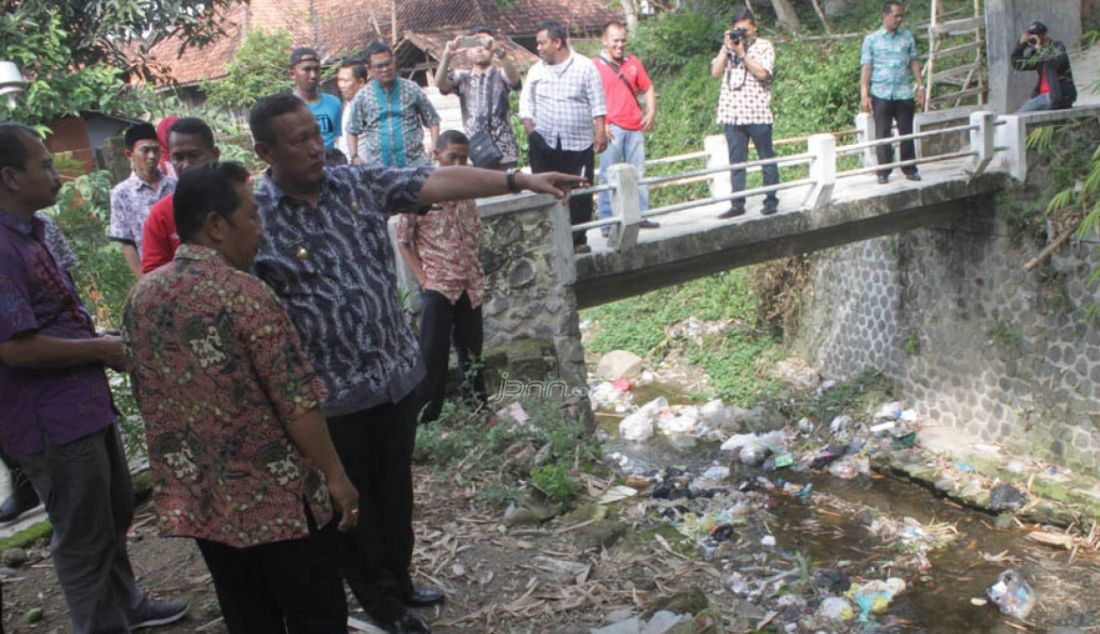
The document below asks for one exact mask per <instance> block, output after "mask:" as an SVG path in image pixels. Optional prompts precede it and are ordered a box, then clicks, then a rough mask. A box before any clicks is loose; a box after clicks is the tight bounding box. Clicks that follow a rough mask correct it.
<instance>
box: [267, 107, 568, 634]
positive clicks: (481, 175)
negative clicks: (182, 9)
mask: <svg viewBox="0 0 1100 634" xmlns="http://www.w3.org/2000/svg"><path fill="white" fill-rule="evenodd" d="M249 125H250V127H251V129H252V136H253V139H254V140H255V143H256V153H257V154H258V155H259V156H260V158H262V159H263V160H264V161H265V162H266V163H268V165H270V169H268V171H267V173H266V174H265V175H264V177H263V181H262V184H261V185H260V188H259V191H258V192H257V193H256V202H257V204H258V206H259V211H260V215H261V217H262V218H263V220H264V226H265V231H264V238H263V241H262V242H261V245H260V250H259V255H258V256H257V258H256V264H255V271H256V273H257V275H259V277H260V278H261V279H263V280H264V281H265V282H267V283H268V284H269V285H270V286H271V288H272V289H274V290H275V293H276V294H277V295H278V296H279V297H280V299H281V300H282V303H283V304H284V305H285V306H286V308H287V312H289V313H290V317H291V321H293V322H294V325H295V326H296V327H297V329H298V331H299V332H300V333H301V338H302V344H303V347H304V348H305V351H306V356H307V358H308V359H309V361H310V362H311V363H312V364H313V366H314V367H315V368H316V370H317V373H318V374H319V375H320V377H321V380H322V382H323V383H324V384H325V388H326V389H327V392H328V395H327V398H326V399H325V401H324V403H323V409H324V413H325V417H326V419H327V421H328V425H329V431H330V434H331V436H332V440H333V443H334V444H335V446H336V451H337V453H338V454H339V455H340V458H341V460H342V462H343V464H344V467H345V469H346V470H347V473H348V476H349V477H350V478H351V481H352V483H353V484H354V485H355V487H356V489H358V490H359V493H360V509H361V517H360V522H359V525H358V527H356V528H355V529H353V530H351V531H349V532H348V533H346V534H344V535H342V536H341V542H342V553H341V560H342V568H343V570H342V571H343V573H344V578H345V580H346V581H347V582H348V585H349V586H350V587H351V590H352V593H353V594H354V595H355V598H356V599H357V600H358V601H359V603H360V605H362V607H363V609H364V610H365V611H366V612H367V614H369V615H370V617H371V618H372V619H373V620H374V621H375V622H376V623H378V625H379V626H381V627H383V628H384V629H386V630H387V631H389V632H430V631H431V630H430V628H429V626H428V624H427V623H426V622H424V621H423V620H422V619H421V618H420V617H419V616H417V615H415V614H413V613H411V612H409V611H408V609H407V608H410V607H424V606H428V605H434V604H438V603H441V602H443V600H444V597H443V593H442V592H440V591H439V590H436V589H433V588H417V587H415V586H414V585H413V582H412V578H411V576H410V574H409V565H410V563H411V561H412V552H413V541H414V537H413V528H412V510H413V484H412V470H411V461H412V451H413V444H414V442H415V439H416V408H417V400H416V395H415V392H414V388H415V387H416V386H417V385H418V384H419V383H420V381H421V380H422V379H423V378H424V369H423V368H422V367H421V365H420V363H419V358H420V355H419V350H418V346H417V342H416V338H415V337H414V336H413V333H412V331H411V330H410V329H409V326H408V324H407V322H406V320H405V316H404V313H403V311H402V304H401V300H400V299H399V297H398V293H397V275H396V269H395V265H394V254H393V248H392V247H391V244H390V240H389V235H388V233H387V231H386V220H387V216H388V215H389V214H392V213H397V212H401V211H415V212H420V213H423V212H424V211H426V210H427V209H428V208H429V207H430V206H431V205H432V204H433V203H436V202H441V201H445V200H458V199H465V198H480V197H484V196H494V195H499V194H505V193H508V192H510V191H511V192H518V191H520V190H521V189H528V190H531V191H534V192H541V193H548V194H552V195H554V196H556V197H558V198H561V199H564V198H565V197H566V196H567V195H568V191H569V189H570V188H571V187H573V186H576V185H580V184H581V183H582V182H583V179H582V178H580V177H577V176H567V175H564V174H559V173H556V172H547V173H543V174H536V175H530V174H523V173H519V172H516V171H515V170H509V171H507V172H503V173H502V172H498V171H490V170H482V169H476V168H471V167H443V168H436V169H433V168H430V167H417V168H407V169H397V168H388V167H369V166H365V165H348V166H340V167H325V164H324V145H323V144H322V142H321V135H320V130H319V129H318V127H317V123H316V121H314V120H313V117H312V116H311V115H310V113H309V111H308V110H307V109H306V108H305V106H304V105H303V104H302V102H301V101H300V100H298V99H295V98H294V97H293V96H291V95H274V96H271V97H266V98H264V99H261V100H260V101H259V102H258V103H257V104H256V106H255V107H254V108H253V109H252V113H251V115H250V117H249Z"/></svg>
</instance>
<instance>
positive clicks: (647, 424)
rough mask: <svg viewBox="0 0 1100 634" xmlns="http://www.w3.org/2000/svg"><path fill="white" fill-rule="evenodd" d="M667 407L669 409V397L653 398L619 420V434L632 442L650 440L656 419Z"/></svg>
mask: <svg viewBox="0 0 1100 634" xmlns="http://www.w3.org/2000/svg"><path fill="white" fill-rule="evenodd" d="M666 409H668V399H666V398H665V397H663V396H659V397H657V398H655V399H653V400H652V401H650V402H648V403H646V404H645V405H643V406H642V407H641V408H640V409H639V410H638V411H636V412H634V413H633V414H630V415H629V416H627V417H626V418H624V419H622V420H621V421H620V422H619V435H620V436H622V438H623V440H627V441H630V442H643V441H646V440H649V439H650V438H651V437H652V436H653V422H654V419H656V418H657V415H658V414H659V413H660V412H661V411H663V410H666Z"/></svg>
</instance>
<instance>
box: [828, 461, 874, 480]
mask: <svg viewBox="0 0 1100 634" xmlns="http://www.w3.org/2000/svg"><path fill="white" fill-rule="evenodd" d="M829 473H831V474H832V475H833V476H835V477H837V478H840V479H841V480H851V479H852V478H855V477H856V476H858V475H860V474H861V473H862V474H869V473H871V463H870V461H869V460H867V459H866V458H859V457H854V458H853V457H848V458H844V459H843V460H837V461H836V462H834V463H833V464H831V465H829Z"/></svg>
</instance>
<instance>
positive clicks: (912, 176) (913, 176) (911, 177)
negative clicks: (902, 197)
mask: <svg viewBox="0 0 1100 634" xmlns="http://www.w3.org/2000/svg"><path fill="white" fill-rule="evenodd" d="M905 178H908V179H909V180H911V181H919V180H920V179H921V178H920V174H918V173H916V172H913V173H912V174H906V175H905Z"/></svg>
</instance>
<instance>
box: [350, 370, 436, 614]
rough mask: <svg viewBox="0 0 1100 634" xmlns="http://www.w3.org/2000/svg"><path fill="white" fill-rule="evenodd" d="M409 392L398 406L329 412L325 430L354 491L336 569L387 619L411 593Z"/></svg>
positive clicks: (412, 422)
mask: <svg viewBox="0 0 1100 634" xmlns="http://www.w3.org/2000/svg"><path fill="white" fill-rule="evenodd" d="M416 403H417V400H416V394H415V393H412V392H410V393H409V394H408V395H407V396H405V397H404V398H403V399H401V401H400V402H398V403H383V404H381V405H378V406H375V407H372V408H370V409H368V410H363V411H361V412H355V413H352V414H347V415H345V416H331V417H329V418H328V429H329V434H330V435H331V436H332V442H333V444H334V445H336V453H337V454H339V455H340V460H341V461H342V462H343V463H344V470H345V471H347V474H348V478H350V479H351V482H352V484H354V485H355V488H357V489H358V490H359V511H360V514H359V525H358V526H356V527H355V528H353V529H352V530H350V531H348V532H346V533H342V534H341V535H340V567H341V571H342V572H343V573H344V580H345V581H347V583H348V587H350V588H351V591H352V594H354V595H355V598H356V599H357V600H358V601H359V605H361V606H362V607H363V609H364V610H366V612H367V614H369V615H370V617H371V618H372V619H374V620H375V621H377V622H379V623H391V622H393V621H394V620H396V619H397V618H399V617H400V616H401V615H402V614H404V613H405V608H404V606H403V604H402V598H403V597H404V596H405V595H407V594H409V593H410V592H411V591H412V588H413V586H412V578H411V577H410V576H409V566H410V564H411V563H412V553H413V540H414V538H413V527H412V512H413V482H412V453H413V446H414V445H415V444H416Z"/></svg>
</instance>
